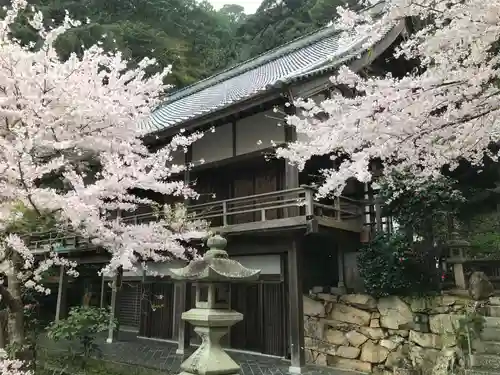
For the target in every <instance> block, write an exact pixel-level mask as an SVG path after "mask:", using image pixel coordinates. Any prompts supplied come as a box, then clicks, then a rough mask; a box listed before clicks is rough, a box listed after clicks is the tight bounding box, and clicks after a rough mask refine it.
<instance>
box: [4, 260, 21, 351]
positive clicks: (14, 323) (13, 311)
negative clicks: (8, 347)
mask: <svg viewBox="0 0 500 375" xmlns="http://www.w3.org/2000/svg"><path fill="white" fill-rule="evenodd" d="M13 263H14V272H12V273H11V274H9V275H8V276H7V283H8V286H7V291H8V292H9V294H10V295H11V297H12V299H11V303H10V304H9V317H8V323H7V325H8V332H9V341H10V343H11V344H14V345H16V346H22V345H24V342H25V340H24V311H23V302H22V295H21V284H20V282H19V280H18V279H17V277H16V274H17V267H16V266H15V264H16V263H17V262H15V261H14V262H13Z"/></svg>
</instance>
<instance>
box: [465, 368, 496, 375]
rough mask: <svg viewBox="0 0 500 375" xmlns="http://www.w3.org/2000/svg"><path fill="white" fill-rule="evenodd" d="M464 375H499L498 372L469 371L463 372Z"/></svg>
mask: <svg viewBox="0 0 500 375" xmlns="http://www.w3.org/2000/svg"><path fill="white" fill-rule="evenodd" d="M465 375H500V372H498V370H482V369H471V370H465Z"/></svg>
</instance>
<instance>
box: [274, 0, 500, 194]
mask: <svg viewBox="0 0 500 375" xmlns="http://www.w3.org/2000/svg"><path fill="white" fill-rule="evenodd" d="M339 14H341V17H340V20H339V22H337V23H336V24H335V25H334V26H333V27H338V28H341V29H343V30H345V35H344V37H345V38H349V37H352V29H353V28H354V30H355V31H356V35H360V34H361V35H366V37H367V43H370V41H371V39H372V38H377V37H380V35H381V32H382V31H383V30H384V27H387V26H388V25H394V24H397V23H399V22H407V23H408V22H410V21H411V20H413V21H414V20H419V21H420V24H421V25H423V26H421V27H420V29H418V30H417V31H415V32H414V33H412V34H411V35H409V36H408V37H407V38H406V39H405V40H404V41H403V42H402V43H401V44H400V45H399V46H398V48H397V49H396V52H395V57H398V58H404V59H407V60H412V61H417V62H418V64H419V67H418V69H415V70H413V71H411V72H408V73H407V74H406V75H405V76H402V77H392V76H391V75H387V76H384V77H368V78H365V77H362V76H360V75H359V74H356V73H354V72H352V71H350V70H349V69H348V68H347V67H341V68H340V69H339V71H338V73H337V74H336V75H335V76H334V77H332V79H331V80H332V83H333V84H334V85H335V86H338V87H346V86H347V87H350V88H351V89H353V91H354V92H355V93H356V95H355V96H352V95H351V96H343V95H340V94H337V95H334V96H333V97H332V98H331V99H328V100H325V101H323V102H322V103H313V102H310V101H298V102H297V103H296V105H297V106H298V107H300V108H302V111H300V113H298V115H296V116H291V117H289V118H288V122H289V123H290V124H292V125H294V126H296V128H297V131H298V132H299V133H303V134H305V135H306V136H307V141H304V142H296V143H293V144H291V145H290V146H289V147H288V148H286V149H280V150H279V151H278V153H279V155H280V156H282V157H285V158H287V159H289V160H290V161H291V162H292V163H295V164H297V165H298V166H299V167H303V166H304V164H305V162H306V161H307V160H308V159H309V158H311V157H312V156H314V155H333V156H332V158H334V157H335V155H338V154H342V155H348V156H349V157H348V158H346V159H345V160H344V159H343V161H341V162H340V164H339V165H338V167H337V168H335V169H333V168H332V169H329V170H325V171H324V184H323V186H322V187H321V189H320V194H322V195H326V194H329V193H332V192H333V193H335V194H340V193H341V191H342V189H343V188H344V186H345V183H346V180H347V179H348V178H352V177H354V178H356V179H358V180H359V181H362V182H368V181H370V180H371V179H372V174H371V171H370V165H371V162H372V161H373V160H378V161H381V162H382V164H383V167H384V173H385V174H386V175H390V174H391V172H392V171H395V170H397V171H406V172H411V173H412V174H413V175H414V176H415V177H416V178H417V179H418V178H420V177H421V178H427V177H435V176H437V175H439V174H440V172H441V171H442V168H443V167H444V166H449V167H450V168H452V169H453V168H454V167H456V166H457V165H458V162H459V160H460V159H466V160H468V161H469V162H471V163H473V164H476V165H480V164H481V162H482V161H483V158H484V154H485V152H486V153H488V154H489V155H490V156H491V157H493V158H495V159H496V157H497V156H496V155H491V152H490V151H489V149H488V147H489V146H490V145H491V144H492V143H495V142H498V140H499V136H500V126H499V125H500V123H499V120H498V118H499V115H500V104H499V103H500V87H499V82H500V81H499V79H498V78H499V57H500V56H499V54H498V41H499V39H500V38H499V37H500V1H498V0H492V1H481V0H451V1H448V0H446V1H444V0H388V1H387V4H386V10H385V12H384V13H383V15H382V16H380V17H378V18H376V19H371V18H370V17H369V16H367V14H366V13H364V14H362V15H357V14H355V13H353V12H351V11H349V10H347V9H341V10H339ZM320 111H321V112H325V113H326V114H327V118H326V119H325V117H322V118H321V119H320V118H317V117H315V116H314V114H316V113H318V112H320Z"/></svg>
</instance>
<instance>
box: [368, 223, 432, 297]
mask: <svg viewBox="0 0 500 375" xmlns="http://www.w3.org/2000/svg"><path fill="white" fill-rule="evenodd" d="M358 265H359V271H360V274H361V277H362V278H363V281H364V285H365V289H366V291H367V292H368V293H369V294H371V295H373V296H374V297H383V296H388V295H399V296H409V295H428V294H434V293H436V292H437V291H439V290H440V285H441V274H440V271H439V270H438V269H437V268H436V260H435V258H434V257H433V256H432V254H426V252H425V251H422V250H418V249H416V247H415V244H414V243H413V242H412V241H410V240H408V238H407V237H406V236H405V235H403V234H402V233H398V232H396V233H393V234H380V235H378V236H377V237H375V238H374V240H373V241H371V242H370V243H369V244H367V245H366V246H364V247H363V248H362V249H361V252H360V254H359V256H358Z"/></svg>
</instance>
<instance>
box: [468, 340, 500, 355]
mask: <svg viewBox="0 0 500 375" xmlns="http://www.w3.org/2000/svg"><path fill="white" fill-rule="evenodd" d="M474 349H476V350H477V353H480V354H496V355H500V342H495V341H480V342H477V343H475V344H474Z"/></svg>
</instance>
